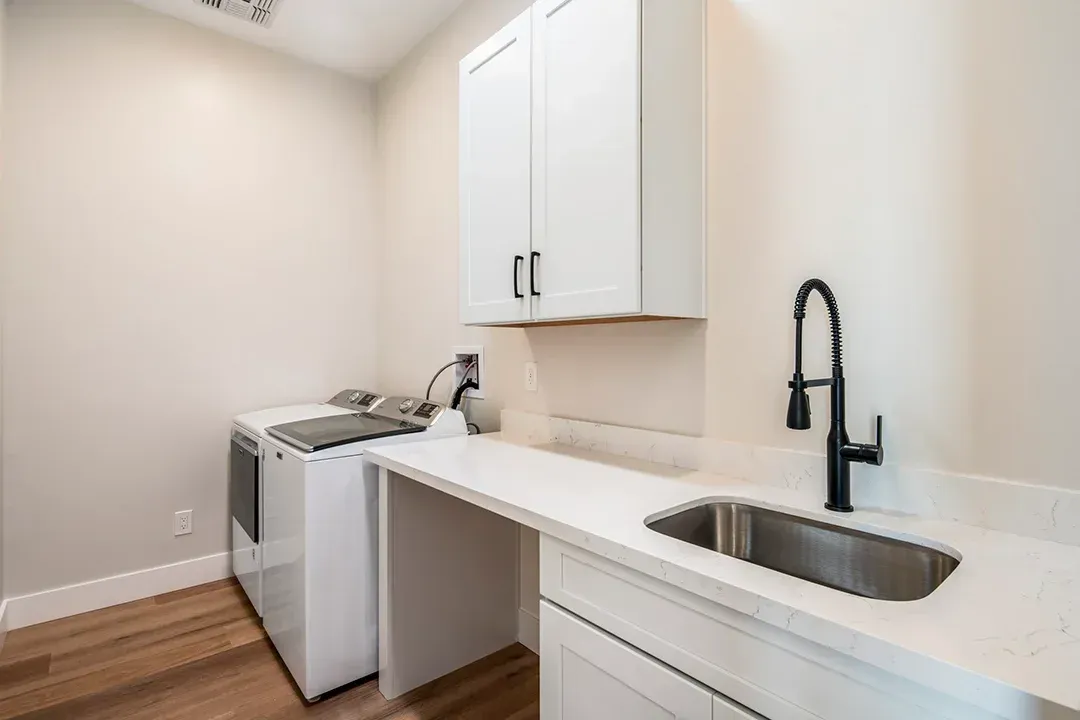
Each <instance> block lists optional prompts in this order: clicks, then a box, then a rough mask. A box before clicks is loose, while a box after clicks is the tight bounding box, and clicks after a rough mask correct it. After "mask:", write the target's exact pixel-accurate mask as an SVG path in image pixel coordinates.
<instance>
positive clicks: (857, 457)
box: [840, 415, 885, 466]
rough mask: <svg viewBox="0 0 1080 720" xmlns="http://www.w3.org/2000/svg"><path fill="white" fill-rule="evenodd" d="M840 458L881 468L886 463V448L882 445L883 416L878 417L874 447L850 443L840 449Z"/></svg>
mask: <svg viewBox="0 0 1080 720" xmlns="http://www.w3.org/2000/svg"><path fill="white" fill-rule="evenodd" d="M840 456H841V457H843V458H844V459H845V460H849V461H851V462H860V463H865V464H867V465H878V466H880V465H881V464H882V463H883V462H885V448H884V447H882V445H881V416H880V415H878V416H877V442H876V443H874V444H873V445H867V444H865V443H849V444H847V445H845V446H844V447H842V448H840Z"/></svg>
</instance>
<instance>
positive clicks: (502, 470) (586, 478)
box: [366, 437, 1080, 720]
mask: <svg viewBox="0 0 1080 720" xmlns="http://www.w3.org/2000/svg"><path fill="white" fill-rule="evenodd" d="M366 457H367V458H368V459H369V460H371V461H372V462H375V463H377V464H379V465H381V466H383V467H386V468H388V469H389V470H392V471H394V472H396V473H399V474H401V475H405V476H407V477H409V478H411V479H413V480H416V481H418V482H421V483H423V484H425V485H429V486H431V487H433V488H436V489H438V490H441V491H443V492H445V493H448V494H450V495H453V496H455V497H458V498H461V499H463V500H466V501H468V502H471V503H473V504H475V505H478V506H481V507H483V508H486V509H488V510H491V511H493V512H495V513H498V514H500V515H504V516H506V517H508V518H510V519H512V520H515V521H517V522H519V523H521V524H523V525H527V526H529V527H532V528H535V529H536V530H538V531H540V532H541V533H545V534H547V535H551V536H553V537H556V538H559V539H560V540H563V541H565V542H568V543H570V544H573V545H576V546H578V547H581V548H584V549H587V550H589V551H591V552H594V553H596V554H598V555H601V556H603V557H607V558H609V559H611V560H614V561H616V562H619V563H621V564H623V565H626V566H627V567H630V568H633V569H635V570H638V571H640V572H643V573H645V574H647V575H650V576H653V577H655V578H658V579H661V580H664V581H666V582H668V583H670V584H672V585H674V586H676V587H679V588H682V589H684V590H686V591H688V592H691V593H693V594H695V595H698V596H700V597H703V598H706V599H708V600H712V601H714V602H717V603H720V604H722V605H725V606H727V607H730V608H732V609H734V610H738V611H740V612H744V613H746V614H747V615H752V616H753V617H756V618H758V619H759V620H761V621H763V622H766V623H769V624H771V625H774V626H776V627H779V628H781V629H784V630H788V631H790V632H792V633H795V634H796V635H799V636H801V637H803V638H806V639H808V640H811V641H813V642H816V643H819V644H821V645H824V646H826V647H829V648H832V649H834V650H836V651H838V652H841V653H844V654H846V655H849V656H851V657H854V658H856V659H858V660H861V661H863V662H866V663H869V664H871V665H874V666H877V667H879V668H881V669H883V670H886V671H888V672H891V673H894V674H896V675H898V676H900V677H904V678H907V679H909V680H911V681H913V682H916V683H918V684H920V685H924V686H926V687H930V688H933V689H936V690H938V691H940V692H943V693H945V694H947V695H950V696H953V697H956V698H958V699H960V700H963V701H965V702H968V703H971V704H973V705H976V706H979V707H982V708H985V709H987V710H989V711H991V712H993V713H996V714H998V715H1001V716H1002V717H1006V718H1014V719H1015V720H1024V719H1028V718H1040V719H1047V718H1059V717H1072V713H1073V712H1077V713H1080V547H1073V546H1069V545H1059V544H1055V543H1051V542H1045V541H1041V540H1035V539H1030V538H1025V537H1020V536H1016V535H1009V534H1006V533H1001V532H995V531H991V530H983V529H981V528H975V527H971V526H967V525H960V524H956V523H949V522H941V521H931V520H922V519H919V518H917V517H910V516H895V515H889V514H883V513H881V512H866V511H859V510H856V512H855V513H853V514H851V515H842V516H841V515H836V514H832V513H828V512H827V511H825V510H824V509H823V508H822V506H821V504H820V503H814V502H813V501H811V500H809V499H808V498H807V496H806V495H804V494H802V493H796V492H792V491H788V490H781V489H777V488H770V487H764V486H760V485H752V484H748V483H745V482H741V481H737V480H730V479H726V478H723V477H719V476H716V475H710V474H708V473H703V472H697V471H690V470H680V469H677V468H671V467H667V466H664V465H656V464H651V463H644V462H640V461H634V460H626V459H625V458H616V457H614V456H609V455H603V454H599V453H591V452H588V451H583V450H579V449H574V448H568V447H565V446H554V445H545V446H538V447H527V446H521V445H515V444H511V443H508V442H504V441H502V440H499V439H495V438H492V437H469V438H464V437H462V438H447V439H442V440H434V441H430V442H418V443H410V444H403V445H394V446H388V447H380V448H372V449H370V450H368V451H367V455H366ZM718 498H723V499H735V500H740V501H750V502H751V503H753V504H758V505H765V506H770V507H776V508H778V509H782V510H786V511H788V512H791V511H794V513H795V514H799V515H803V516H807V517H813V518H816V519H819V520H823V521H825V522H829V523H833V524H837V525H845V526H849V527H855V528H859V529H863V530H867V531H869V532H876V533H879V534H886V535H890V536H893V537H899V538H906V539H912V540H915V541H920V540H921V541H929V544H931V545H934V544H936V545H943V546H947V547H948V548H951V549H952V550H955V551H957V552H958V553H959V555H960V556H961V557H962V561H961V563H960V566H959V567H958V568H957V569H956V571H955V572H954V573H953V574H952V575H951V576H950V577H949V578H948V579H947V580H946V581H945V583H944V584H943V585H942V586H941V587H940V588H938V589H937V590H936V591H935V592H934V593H933V594H931V595H930V596H929V597H927V598H925V599H923V600H917V601H913V602H886V601H877V600H868V599H866V598H861V597H856V596H853V595H848V594H846V593H843V592H840V591H837V590H832V589H830V588H826V587H823V586H819V585H815V584H813V583H810V582H807V581H804V580H800V579H797V578H793V577H789V576H787V575H783V574H781V573H778V572H775V571H772V570H768V569H766V568H762V567H758V566H756V565H753V564H750V563H747V562H743V561H740V560H736V559H734V558H730V557H727V556H725V555H721V554H719V553H715V552H711V551H709V550H705V549H702V548H698V547H696V546H693V545H690V544H688V543H683V542H680V541H678V540H674V539H672V538H668V537H666V536H664V535H660V534H659V533H656V532H653V531H652V530H649V529H648V528H646V527H645V520H646V518H649V517H651V516H654V515H657V514H663V513H664V511H667V510H670V509H672V508H675V507H677V506H680V505H687V504H698V501H701V500H705V499H718ZM823 500H824V493H823V496H822V501H823ZM858 500H859V499H858V497H855V498H854V503H855V505H856V507H858ZM1068 711H1072V712H1068ZM1077 716H1078V717H1080V715H1077Z"/></svg>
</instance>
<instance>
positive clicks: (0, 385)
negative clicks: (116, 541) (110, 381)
mask: <svg viewBox="0 0 1080 720" xmlns="http://www.w3.org/2000/svg"><path fill="white" fill-rule="evenodd" d="M6 27H7V4H6V3H5V2H4V0H0V111H2V109H3V106H4V98H3V93H4V56H5V54H6V52H7V48H5V46H4V38H5V33H6ZM2 132H3V128H2V127H0V137H3V135H2ZM3 173H4V158H3V155H2V154H0V184H2V183H3ZM3 232H4V229H3V226H2V225H0V248H2V247H3ZM0 258H2V255H0ZM0 282H2V280H0ZM2 288H3V286H2V284H0V408H3V406H4V372H3V369H4V365H3V362H4V323H3V304H2V303H3V292H2ZM3 447H4V413H3V412H2V411H0V458H2V457H3ZM4 597H5V595H4V463H3V462H2V459H0V603H2V602H3V600H4ZM3 638H4V625H3V623H2V622H0V646H2V645H3V641H4V640H3Z"/></svg>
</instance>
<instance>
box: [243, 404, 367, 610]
mask: <svg viewBox="0 0 1080 720" xmlns="http://www.w3.org/2000/svg"><path fill="white" fill-rule="evenodd" d="M383 400H385V398H384V397H383V396H382V395H379V394H378V393H373V392H368V391H366V390H343V391H341V392H339V393H338V394H337V395H335V396H334V397H333V398H331V399H330V400H329V401H327V402H325V403H309V404H307V405H291V406H289V407H279V408H271V409H269V410H260V411H259V412H253V413H247V414H245V415H240V416H237V417H236V418H235V419H233V427H232V433H231V437H232V444H231V448H230V451H229V511H230V513H231V514H232V568H233V574H234V575H235V576H236V577H237V579H238V580H239V581H240V585H241V586H242V587H243V588H244V592H246V593H247V596H248V599H250V600H251V604H252V605H253V606H254V607H255V612H257V613H258V614H259V615H260V616H262V614H263V607H262V576H263V563H262V526H263V507H262V495H263V487H262V472H261V468H262V449H263V448H262V443H263V439H264V438H265V437H266V429H267V428H268V427H270V426H272V425H280V424H282V423H290V422H297V421H300V420H309V419H311V418H318V417H327V416H331V415H349V414H351V413H357V412H366V411H368V410H371V409H373V408H376V407H378V406H379V403H381V402H382V401H383Z"/></svg>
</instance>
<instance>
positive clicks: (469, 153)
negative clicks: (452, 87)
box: [459, 12, 532, 324]
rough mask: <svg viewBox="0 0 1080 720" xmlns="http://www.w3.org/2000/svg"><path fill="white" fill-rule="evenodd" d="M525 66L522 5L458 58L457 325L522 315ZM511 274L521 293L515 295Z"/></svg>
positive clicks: (528, 108)
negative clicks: (494, 31) (514, 15)
mask: <svg viewBox="0 0 1080 720" xmlns="http://www.w3.org/2000/svg"><path fill="white" fill-rule="evenodd" d="M531 72H532V17H531V13H530V12H525V13H523V14H522V15H521V16H519V17H518V18H517V19H516V20H514V21H513V22H511V23H510V24H509V25H507V26H506V27H505V28H503V29H502V30H501V31H499V32H498V33H497V34H496V35H495V36H493V37H492V38H491V39H490V40H488V41H487V42H485V43H484V44H483V45H481V46H480V47H479V48H477V49H476V50H475V51H474V52H472V53H470V54H469V56H468V57H466V58H465V59H464V60H462V61H461V68H460V78H461V80H460V88H459V95H460V103H461V106H460V114H461V117H460V123H461V127H460V134H461V137H460V156H461V157H460V161H461V165H460V172H461V179H460V181H461V191H460V192H461V241H460V242H461V289H460V293H461V321H462V322H463V323H465V324H479V323H500V322H518V321H522V320H528V319H529V317H530V312H531V307H530V303H529V300H528V287H527V284H528V280H529V278H528V259H529V252H530V250H531V247H530V244H531V240H530V237H531V234H532V228H531V210H530V204H531V183H532V133H531V126H532V79H531ZM515 257H520V258H521V260H520V261H515ZM515 278H516V284H517V290H518V294H521V295H522V296H523V297H520V298H518V297H515V287H514V286H515Z"/></svg>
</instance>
